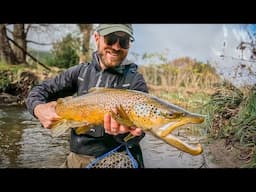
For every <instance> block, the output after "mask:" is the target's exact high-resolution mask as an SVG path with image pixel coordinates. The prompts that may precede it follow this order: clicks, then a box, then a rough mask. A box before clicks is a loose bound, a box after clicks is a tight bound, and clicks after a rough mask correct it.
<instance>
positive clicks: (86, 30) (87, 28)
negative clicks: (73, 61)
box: [78, 24, 93, 63]
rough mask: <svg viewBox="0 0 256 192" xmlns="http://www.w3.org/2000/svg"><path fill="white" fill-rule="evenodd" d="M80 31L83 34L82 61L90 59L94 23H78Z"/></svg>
mask: <svg viewBox="0 0 256 192" xmlns="http://www.w3.org/2000/svg"><path fill="white" fill-rule="evenodd" d="M78 27H79V29H80V31H81V32H82V34H83V38H82V49H81V54H80V56H79V57H80V61H79V62H80V63H83V62H85V61H88V59H89V58H90V49H89V48H90V37H91V31H92V29H93V24H78Z"/></svg>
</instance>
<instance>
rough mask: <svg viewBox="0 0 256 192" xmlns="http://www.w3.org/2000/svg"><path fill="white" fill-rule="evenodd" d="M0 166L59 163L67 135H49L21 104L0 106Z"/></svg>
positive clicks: (65, 147) (51, 164) (19, 166)
mask: <svg viewBox="0 0 256 192" xmlns="http://www.w3.org/2000/svg"><path fill="white" fill-rule="evenodd" d="M0 146H1V147H0V167H1V168H6V167H10V168H17V167H18V168H42V167H58V166H59V165H60V164H61V163H62V162H63V161H64V159H65V157H66V155H67V153H68V147H69V146H68V137H67V136H63V137H59V138H52V137H51V136H50V134H49V130H47V129H43V128H42V127H41V126H40V124H39V122H38V121H37V120H36V119H34V118H33V117H32V116H31V115H30V114H29V113H28V112H27V110H26V109H25V108H23V107H13V106H12V107H10V106H9V107H1V108H0Z"/></svg>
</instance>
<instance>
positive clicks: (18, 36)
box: [13, 24, 28, 64]
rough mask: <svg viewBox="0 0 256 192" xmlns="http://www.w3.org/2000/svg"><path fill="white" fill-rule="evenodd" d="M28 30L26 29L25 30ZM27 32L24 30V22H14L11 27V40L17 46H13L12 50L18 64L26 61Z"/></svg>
mask: <svg viewBox="0 0 256 192" xmlns="http://www.w3.org/2000/svg"><path fill="white" fill-rule="evenodd" d="M27 32H28V31H27ZM27 32H25V24H15V25H14V28H13V41H14V42H16V44H17V45H19V47H18V46H16V45H14V46H13V51H14V54H15V56H16V59H17V63H18V64H22V63H26V51H27V42H26V39H27Z"/></svg>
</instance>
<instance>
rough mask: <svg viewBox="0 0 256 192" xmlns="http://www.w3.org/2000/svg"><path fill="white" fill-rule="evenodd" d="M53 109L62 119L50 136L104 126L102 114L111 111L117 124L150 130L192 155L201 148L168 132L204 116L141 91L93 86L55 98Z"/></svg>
mask: <svg viewBox="0 0 256 192" xmlns="http://www.w3.org/2000/svg"><path fill="white" fill-rule="evenodd" d="M114 111H115V112H114ZM56 113H57V114H58V115H59V116H60V117H61V119H60V120H59V121H57V122H56V123H55V124H53V126H52V128H51V130H52V135H53V136H59V135H61V134H63V133H65V132H66V131H67V130H68V129H70V128H76V129H75V130H76V132H77V133H78V134H83V133H86V132H87V131H88V130H89V129H90V128H91V126H94V125H102V126H103V119H104V115H105V114H106V113H110V114H111V115H112V117H113V118H114V119H115V120H116V121H117V122H118V123H119V124H122V125H126V126H130V127H139V128H142V129H143V130H144V131H150V132H151V133H153V134H154V135H155V136H156V137H158V138H160V139H161V140H163V141H165V142H166V143H168V144H170V145H171V146H173V147H176V148H177V149H179V150H181V151H184V152H186V153H189V154H191V155H199V154H201V153H202V151H203V149H202V146H201V144H200V143H198V144H197V145H196V146H191V145H188V144H186V143H184V142H183V141H181V140H179V139H178V138H177V137H175V136H173V135H171V134H170V133H172V131H174V130H175V129H176V128H178V127H180V126H182V125H186V124H190V123H194V124H199V123H202V122H203V121H204V116H202V115H200V114H195V113H190V112H188V111H186V110H185V109H183V108H181V107H178V106H176V105H174V104H171V103H169V102H166V101H164V100H162V99H160V98H158V97H156V96H153V95H150V94H147V93H144V92H140V91H135V90H124V89H113V88H92V89H91V90H89V92H88V93H87V94H85V95H81V96H76V97H75V96H74V97H72V96H70V97H66V98H60V99H58V100H57V105H56Z"/></svg>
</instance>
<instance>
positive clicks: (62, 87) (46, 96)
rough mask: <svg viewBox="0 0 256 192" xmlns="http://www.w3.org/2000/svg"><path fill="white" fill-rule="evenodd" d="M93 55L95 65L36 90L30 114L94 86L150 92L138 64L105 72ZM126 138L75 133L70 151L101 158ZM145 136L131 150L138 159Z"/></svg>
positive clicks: (98, 130) (92, 132) (79, 67)
mask: <svg viewBox="0 0 256 192" xmlns="http://www.w3.org/2000/svg"><path fill="white" fill-rule="evenodd" d="M92 56H93V59H92V62H91V63H83V64H79V65H77V66H73V67H71V68H69V69H68V70H66V71H64V72H62V73H60V74H59V75H57V76H56V77H55V78H53V79H51V80H46V81H44V82H43V83H41V84H40V85H37V86H35V87H33V89H32V90H31V91H30V93H29V95H28V97H27V100H26V105H27V108H28V110H29V112H30V113H31V114H32V115H34V108H35V106H36V105H38V104H40V103H47V102H49V101H54V100H56V99H57V98H60V97H65V96H70V95H74V94H77V95H82V94H86V93H87V92H88V90H89V89H90V88H92V87H112V88H125V89H134V90H139V91H143V92H148V88H147V85H146V83H145V80H144V78H143V76H142V75H141V74H140V73H138V72H137V65H136V64H134V63H131V62H128V61H127V60H125V61H124V62H123V63H121V64H120V65H119V66H118V67H115V68H109V69H106V70H104V71H102V70H101V69H100V65H99V60H98V56H97V53H96V52H95V53H93V55H92ZM123 136H124V135H118V136H112V135H108V134H106V133H105V132H104V129H103V128H102V127H95V129H91V130H90V132H88V133H86V134H84V135H76V134H75V132H74V130H72V131H71V140H70V150H71V151H73V152H75V153H79V154H86V155H93V156H99V155H101V154H103V153H105V152H106V151H109V150H110V149H112V148H114V147H116V146H118V145H120V142H122V139H120V138H123ZM143 136H144V134H143V135H142V136H141V137H136V138H135V139H133V140H134V141H137V142H134V145H133V146H134V147H132V148H134V151H133V149H131V152H134V155H135V158H136V155H137V154H139V155H141V154H140V153H141V151H140V148H139V144H138V142H139V141H140V139H141V138H142V137H143ZM138 158H141V157H138Z"/></svg>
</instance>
